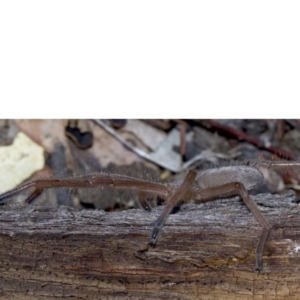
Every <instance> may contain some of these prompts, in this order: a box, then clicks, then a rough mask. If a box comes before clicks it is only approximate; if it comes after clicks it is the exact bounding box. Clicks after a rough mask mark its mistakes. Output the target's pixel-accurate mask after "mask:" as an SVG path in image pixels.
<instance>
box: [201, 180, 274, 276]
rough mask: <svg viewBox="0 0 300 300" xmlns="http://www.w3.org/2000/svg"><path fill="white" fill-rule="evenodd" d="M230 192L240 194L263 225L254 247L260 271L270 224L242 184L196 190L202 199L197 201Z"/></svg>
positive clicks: (207, 199) (211, 199)
mask: <svg viewBox="0 0 300 300" xmlns="http://www.w3.org/2000/svg"><path fill="white" fill-rule="evenodd" d="M232 193H234V194H238V195H240V197H241V198H242V199H243V201H244V203H245V205H246V206H247V207H248V209H249V210H250V211H251V212H252V214H253V215H254V217H255V218H256V220H257V221H258V222H259V224H260V225H261V226H262V227H263V229H262V233H261V235H260V239H259V242H258V245H257V247H256V269H257V270H259V271H260V270H262V255H263V251H264V247H265V243H266V240H267V238H268V236H269V234H270V231H271V225H270V224H269V222H268V221H267V220H266V218H265V217H264V216H263V215H262V213H261V212H260V210H259V209H258V207H257V205H256V204H255V202H254V201H253V200H252V199H251V197H250V196H249V193H248V191H247V190H246V189H245V187H244V185H243V184H241V183H240V182H232V183H228V184H224V185H221V186H217V187H212V188H208V189H204V190H201V191H198V196H200V197H201V200H202V201H201V200H200V201H199V202H207V201H213V200H215V199H216V198H215V197H218V198H219V197H221V196H222V195H228V194H232Z"/></svg>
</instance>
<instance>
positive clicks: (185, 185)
mask: <svg viewBox="0 0 300 300" xmlns="http://www.w3.org/2000/svg"><path fill="white" fill-rule="evenodd" d="M196 175H197V173H196V172H195V171H192V170H190V171H189V172H188V173H187V175H186V177H185V178H184V180H183V182H182V184H181V185H180V186H179V188H178V189H177V190H175V192H174V193H173V194H171V196H170V197H169V199H167V201H166V202H167V204H166V205H165V208H164V210H163V212H162V214H161V215H160V216H159V217H158V218H157V220H156V221H155V223H154V227H153V230H152V232H151V234H150V241H149V244H150V245H152V246H155V244H156V242H157V239H158V236H159V234H160V232H161V229H162V228H163V226H164V224H165V222H166V220H167V218H168V216H169V214H170V212H171V211H172V208H173V207H174V206H175V205H176V204H177V203H178V201H179V200H181V198H182V197H184V195H185V194H186V192H187V191H188V190H189V189H190V188H191V186H192V184H193V183H194V180H195V178H196Z"/></svg>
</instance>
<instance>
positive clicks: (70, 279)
mask: <svg viewBox="0 0 300 300" xmlns="http://www.w3.org/2000/svg"><path fill="white" fill-rule="evenodd" d="M253 199H254V200H255V201H256V203H257V204H258V205H259V208H260V209H261V211H262V213H263V214H264V215H265V216H266V218H267V219H268V220H269V222H270V223H271V224H272V225H273V229H272V231H271V236H270V237H269V239H268V240H267V244H266V247H265V251H264V256H263V271H262V272H260V273H259V272H257V271H255V270H254V269H255V248H256V245H257V242H258V236H259V234H260V232H261V227H260V226H259V225H258V223H257V222H256V221H255V219H254V217H253V216H252V215H251V214H250V212H249V211H248V210H247V208H246V207H245V205H244V204H243V203H242V201H241V200H240V199H239V197H235V198H230V199H223V200H216V201H214V202H208V203H204V204H197V205H196V204H186V205H183V206H182V207H181V210H180V211H179V212H178V213H176V214H173V215H170V217H169V218H168V220H167V223H166V225H165V227H164V230H163V233H162V235H161V236H160V237H159V239H158V242H157V246H156V247H155V248H150V247H149V248H148V250H147V244H148V240H149V234H150V232H151V229H152V224H153V222H154V221H155V219H156V218H157V217H158V215H159V214H160V213H161V211H162V209H163V207H158V208H156V209H155V210H153V211H152V212H150V213H149V212H145V211H142V210H129V211H123V212H114V213H106V212H104V211H91V210H83V211H75V210H73V209H71V208H68V207H39V206H21V205H20V206H9V205H6V206H2V207H1V210H0V244H1V247H0V271H1V272H0V279H1V280H0V299H68V298H71V299H300V214H299V206H298V204H297V203H295V202H294V201H295V197H294V193H293V192H291V191H288V192H286V193H284V194H283V195H281V196H279V195H270V194H260V195H257V196H253Z"/></svg>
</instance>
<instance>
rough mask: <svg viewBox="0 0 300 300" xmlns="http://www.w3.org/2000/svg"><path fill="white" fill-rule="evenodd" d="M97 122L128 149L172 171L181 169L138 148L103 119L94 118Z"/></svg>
mask: <svg viewBox="0 0 300 300" xmlns="http://www.w3.org/2000/svg"><path fill="white" fill-rule="evenodd" d="M93 121H94V122H95V123H96V124H98V125H99V126H101V127H102V128H103V129H104V130H105V131H107V132H108V133H109V134H111V135H112V136H113V137H114V138H115V139H117V140H118V141H119V142H120V143H121V144H123V145H124V146H125V147H126V148H127V149H128V150H130V151H132V152H134V153H135V154H137V155H138V156H140V157H142V158H144V159H146V160H148V161H150V162H152V163H154V164H156V165H159V166H161V167H163V168H165V169H167V170H170V171H172V172H176V173H177V172H178V171H180V170H179V169H176V168H174V167H172V166H170V165H168V164H165V163H164V162H162V161H159V160H157V159H156V158H154V157H153V156H151V154H148V153H146V152H144V151H143V150H141V149H138V148H136V147H134V146H132V145H131V144H130V143H128V142H127V141H126V140H125V139H123V138H122V137H121V136H119V135H118V134H117V133H116V131H115V130H114V129H112V128H111V127H110V126H108V125H106V124H105V122H103V121H102V120H96V119H95V120H93Z"/></svg>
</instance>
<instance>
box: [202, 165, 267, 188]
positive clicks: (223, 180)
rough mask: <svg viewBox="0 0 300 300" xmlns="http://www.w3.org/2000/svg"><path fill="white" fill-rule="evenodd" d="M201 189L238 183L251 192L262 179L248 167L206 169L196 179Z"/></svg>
mask: <svg viewBox="0 0 300 300" xmlns="http://www.w3.org/2000/svg"><path fill="white" fill-rule="evenodd" d="M196 180H197V182H198V185H199V187H200V188H201V189H208V188H214V187H218V186H222V185H224V184H228V183H233V182H239V183H241V184H243V185H244V187H245V188H246V189H247V190H251V189H253V188H255V187H258V186H259V185H261V184H262V182H263V180H264V177H263V175H262V173H261V172H260V171H259V170H258V169H256V168H254V167H250V166H225V167H220V168H213V169H207V170H204V171H202V172H200V173H198V176H197V178H196Z"/></svg>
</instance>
